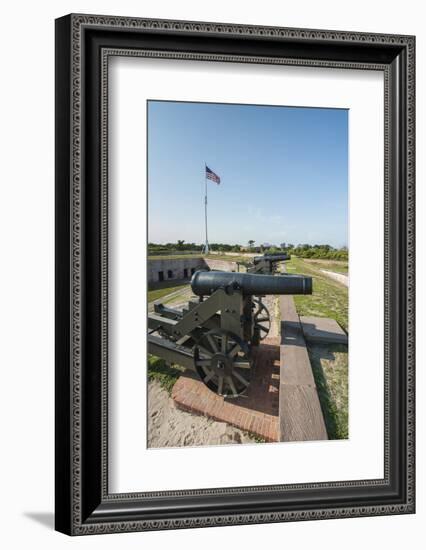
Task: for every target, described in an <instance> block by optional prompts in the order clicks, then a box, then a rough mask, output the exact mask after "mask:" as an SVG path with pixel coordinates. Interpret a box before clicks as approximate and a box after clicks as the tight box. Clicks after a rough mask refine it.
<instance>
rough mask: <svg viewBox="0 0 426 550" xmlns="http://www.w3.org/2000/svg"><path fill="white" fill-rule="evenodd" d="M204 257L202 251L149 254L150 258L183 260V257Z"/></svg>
mask: <svg viewBox="0 0 426 550" xmlns="http://www.w3.org/2000/svg"><path fill="white" fill-rule="evenodd" d="M202 257H203V255H202V254H201V252H198V253H195V254H157V255H154V254H153V255H150V254H148V260H181V259H182V258H189V259H192V260H193V259H195V258H202Z"/></svg>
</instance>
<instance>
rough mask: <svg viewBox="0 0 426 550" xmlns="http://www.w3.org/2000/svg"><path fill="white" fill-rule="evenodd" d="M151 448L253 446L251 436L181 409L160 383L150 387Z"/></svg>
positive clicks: (222, 423)
mask: <svg viewBox="0 0 426 550" xmlns="http://www.w3.org/2000/svg"><path fill="white" fill-rule="evenodd" d="M148 403H149V410H148V447H151V448H159V447H187V446H193V447H197V446H202V445H227V444H233V443H237V444H238V443H254V442H255V441H254V439H252V438H251V437H250V436H249V435H248V434H246V433H245V432H243V431H241V430H239V429H238V428H233V427H232V426H229V425H228V424H226V423H225V422H216V421H214V420H211V419H209V418H207V417H205V416H198V415H194V414H190V413H187V412H185V411H181V410H180V409H178V408H177V407H176V405H175V403H174V401H173V399H172V398H171V397H170V396H169V394H168V393H167V391H166V390H165V389H163V388H162V387H161V385H160V384H159V383H158V382H157V381H151V382H149V384H148Z"/></svg>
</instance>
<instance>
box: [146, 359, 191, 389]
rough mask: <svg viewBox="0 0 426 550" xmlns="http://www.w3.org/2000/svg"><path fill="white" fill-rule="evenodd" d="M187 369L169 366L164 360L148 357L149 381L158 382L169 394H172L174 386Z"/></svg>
mask: <svg viewBox="0 0 426 550" xmlns="http://www.w3.org/2000/svg"><path fill="white" fill-rule="evenodd" d="M184 370H185V369H184V368H183V367H180V366H179V365H170V366H169V365H167V363H166V361H164V359H161V358H160V357H155V356H154V355H148V380H149V381H150V382H151V381H153V380H156V381H157V382H158V383H159V384H160V385H161V387H163V388H164V389H165V390H166V391H167V392H168V394H169V395H170V394H171V393H172V389H173V386H174V385H175V383H176V381H177V379H178V378H179V376H180V375H181V374H182V372H183V371H184Z"/></svg>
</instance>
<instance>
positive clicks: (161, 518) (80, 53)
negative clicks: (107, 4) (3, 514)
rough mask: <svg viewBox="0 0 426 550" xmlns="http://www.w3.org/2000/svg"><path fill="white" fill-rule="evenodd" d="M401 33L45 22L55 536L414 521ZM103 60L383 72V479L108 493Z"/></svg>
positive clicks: (410, 154)
mask: <svg viewBox="0 0 426 550" xmlns="http://www.w3.org/2000/svg"><path fill="white" fill-rule="evenodd" d="M414 48H415V39H414V37H412V36H398V35H382V34H364V33H348V32H340V31H325V30H306V29H288V28H276V27H253V26H245V25H234V24H217V23H200V22H186V21H167V20H145V19H132V18H124V17H108V16H91V15H69V16H66V17H63V18H60V19H58V20H57V21H56V529H57V530H59V531H62V532H64V533H67V534H72V535H83V534H89V533H110V532H123V531H139V530H149V529H175V528H186V527H195V526H198V527H200V526H212V525H229V524H245V523H261V522H277V521H290V520H307V519H323V518H331V517H334V518H335V517H351V516H370V515H383V514H404V513H413V512H414V130H415V127H414V120H415V115H414V109H415V97H414V67H415V60H414V55H415V54H414ZM111 55H130V56H133V55H140V56H146V57H159V58H173V59H176V60H177V61H176V62H179V61H178V60H179V59H182V58H184V59H200V60H206V59H207V60H209V61H212V62H214V61H229V62H246V63H277V64H293V65H301V66H319V67H342V68H345V69H374V70H379V71H383V73H384V77H385V98H384V105H385V143H384V155H385V196H384V204H385V289H384V291H385V318H384V328H385V385H384V392H385V411H384V414H385V441H384V449H385V464H384V466H385V467H384V471H385V475H384V478H383V479H380V480H376V479H374V480H362V481H357V482H355V481H342V482H332V483H312V484H303V485H274V486H269V487H265V486H260V487H229V488H226V489H214V488H212V489H205V490H203V489H200V490H191V491H180V492H179V495H177V494H176V492H173V491H170V492H157V493H144V494H141V493H131V494H109V493H108V485H107V466H106V464H107V390H108V380H107V375H106V373H107V371H106V366H107V360H108V357H107V351H106V350H107V346H106V341H107V336H108V335H107V305H108V304H107V292H106V290H107V222H108V220H107V210H106V205H107V181H108V180H107V177H108V174H107V154H106V151H107V149H106V144H107V141H106V139H107V134H106V125H107V118H108V102H107V94H106V89H107V70H108V58H109V56H111Z"/></svg>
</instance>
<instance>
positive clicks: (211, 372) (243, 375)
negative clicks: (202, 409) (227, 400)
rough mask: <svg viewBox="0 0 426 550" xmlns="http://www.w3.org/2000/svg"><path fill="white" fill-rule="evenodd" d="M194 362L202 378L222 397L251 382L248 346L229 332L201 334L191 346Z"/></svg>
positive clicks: (235, 393) (239, 392)
mask: <svg viewBox="0 0 426 550" xmlns="http://www.w3.org/2000/svg"><path fill="white" fill-rule="evenodd" d="M194 364H195V369H196V371H197V373H198V375H199V376H200V378H201V380H202V382H203V383H204V384H205V385H206V386H207V387H208V388H209V389H210V390H211V391H213V392H215V393H217V394H218V395H222V396H223V397H238V396H239V395H242V394H244V393H245V391H246V390H247V388H248V386H249V384H250V367H251V361H250V348H249V346H248V345H247V344H246V343H245V342H244V340H242V339H241V338H239V337H238V336H237V335H235V334H234V333H232V332H229V331H225V330H222V329H214V330H210V331H209V332H206V333H205V334H203V336H202V337H201V338H200V340H199V341H198V343H197V345H196V346H195V349H194Z"/></svg>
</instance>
